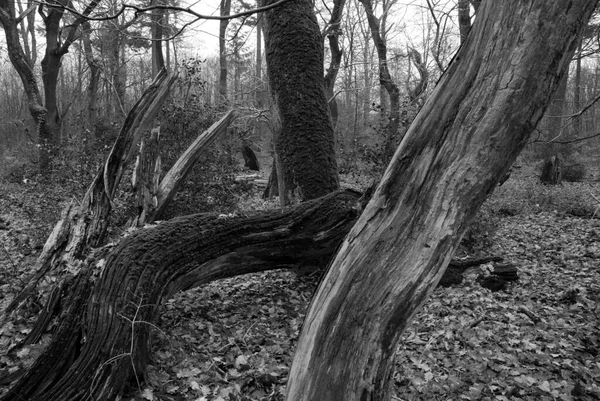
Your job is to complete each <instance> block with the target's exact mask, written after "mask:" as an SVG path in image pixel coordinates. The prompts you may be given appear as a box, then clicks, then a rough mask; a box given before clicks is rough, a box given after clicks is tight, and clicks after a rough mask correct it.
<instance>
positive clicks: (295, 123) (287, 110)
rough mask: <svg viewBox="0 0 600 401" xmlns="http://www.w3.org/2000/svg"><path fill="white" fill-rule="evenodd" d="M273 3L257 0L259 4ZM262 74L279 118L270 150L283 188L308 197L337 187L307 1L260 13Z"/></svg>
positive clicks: (316, 34) (317, 41)
mask: <svg viewBox="0 0 600 401" xmlns="http://www.w3.org/2000/svg"><path fill="white" fill-rule="evenodd" d="M271 3H274V1H272V0H260V4H261V6H265V5H269V4H271ZM264 31H265V51H266V61H267V72H268V77H269V85H270V88H271V94H272V97H273V99H274V102H275V111H276V112H277V113H278V119H279V121H280V123H281V124H280V127H281V129H280V132H279V133H278V134H277V135H276V143H275V147H276V152H277V153H278V154H279V156H280V158H281V163H282V165H283V172H284V177H285V181H286V189H288V190H293V189H295V188H298V189H299V190H300V193H301V194H300V195H301V197H302V198H303V199H314V198H317V197H320V196H323V195H325V194H327V193H329V192H331V191H335V190H336V189H338V188H339V182H338V173H337V162H336V159H335V149H334V136H333V125H332V122H331V117H330V111H329V106H328V103H327V99H326V97H325V91H324V87H323V73H324V70H323V40H322V37H321V33H320V30H319V25H318V23H317V19H316V17H315V14H314V10H313V3H312V1H310V0H291V1H289V2H287V3H285V4H282V5H281V6H279V7H276V8H274V9H272V10H269V11H267V12H265V20H264Z"/></svg>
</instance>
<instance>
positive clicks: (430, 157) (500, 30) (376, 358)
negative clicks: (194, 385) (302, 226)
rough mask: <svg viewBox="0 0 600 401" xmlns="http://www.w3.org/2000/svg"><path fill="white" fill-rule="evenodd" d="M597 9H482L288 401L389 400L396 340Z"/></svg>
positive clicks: (397, 161)
mask: <svg viewBox="0 0 600 401" xmlns="http://www.w3.org/2000/svg"><path fill="white" fill-rule="evenodd" d="M596 3H597V1H596V0H580V1H566V2H565V1H564V0H527V1H524V0H505V1H484V2H483V3H482V4H481V7H480V9H479V11H478V14H477V19H476V20H475V23H474V24H473V27H472V29H471V32H470V33H469V35H468V37H467V40H466V42H465V43H464V44H463V46H461V48H460V50H459V52H458V54H457V55H456V57H455V59H454V60H453V62H452V63H451V64H450V66H449V67H448V69H447V72H446V73H445V74H444V75H443V76H442V78H441V79H440V81H439V83H438V85H437V87H436V89H435V90H434V92H433V93H432V95H431V97H430V98H429V99H428V100H427V102H426V103H425V105H424V106H423V108H422V109H421V111H420V113H419V114H418V115H417V117H416V119H415V120H414V122H413V124H412V126H411V128H410V129H409V131H408V133H407V135H406V137H405V138H404V140H403V141H402V143H401V144H400V147H399V148H398V150H397V151H396V153H395V155H394V158H393V160H392V162H391V164H390V166H389V167H388V169H387V171H386V173H385V174H384V177H383V179H382V181H381V183H380V185H379V187H378V188H377V190H376V192H375V194H374V195H373V198H372V199H371V201H370V203H369V204H368V206H367V208H366V209H365V211H364V212H363V214H362V215H361V217H360V219H359V221H358V222H357V224H356V225H355V226H354V227H353V229H352V230H351V232H350V234H349V235H348V236H347V237H346V239H345V240H344V243H343V244H342V246H341V248H340V251H339V253H338V255H337V256H336V258H335V260H334V262H333V263H332V266H331V267H330V268H329V270H328V273H327V276H326V277H325V279H324V281H323V282H322V283H321V285H320V286H319V289H318V291H317V294H316V295H315V297H314V298H313V300H312V303H311V307H310V309H309V312H308V314H307V317H306V319H305V321H304V325H303V328H302V333H301V338H300V340H299V343H298V346H297V348H296V354H295V358H294V362H293V365H292V368H291V371H290V376H289V380H288V386H287V395H286V399H287V400H288V401H291V400H293V401H300V400H312V401H316V400H328V401H336V400H340V401H341V400H344V401H352V400H357V401H358V400H360V401H369V400H389V399H390V395H391V394H390V392H389V386H390V383H391V380H390V379H391V378H392V374H393V360H394V355H395V353H396V349H397V345H398V342H399V340H400V336H401V334H402V332H403V330H404V329H405V328H406V327H407V325H408V324H409V322H410V321H411V319H412V317H413V316H414V315H415V313H416V312H417V311H418V309H419V307H420V306H421V305H422V303H423V302H424V301H425V300H426V299H427V297H428V296H429V294H430V292H431V291H432V290H433V288H434V287H435V285H436V283H437V281H438V280H439V279H440V277H441V275H442V274H443V272H444V269H445V268H446V266H447V264H448V262H449V261H450V258H451V255H452V253H453V251H454V250H455V248H456V246H457V245H458V244H459V241H460V239H461V237H462V235H463V234H464V232H465V230H466V228H467V227H468V224H469V222H470V220H471V219H472V218H473V216H474V215H475V213H476V211H477V209H478V208H479V207H480V206H481V204H482V203H483V201H484V200H485V198H486V197H487V196H488V194H489V193H490V192H491V191H492V189H493V188H494V187H495V186H496V183H497V182H498V180H499V179H500V177H502V175H503V174H504V173H505V172H506V171H507V170H508V168H509V166H510V165H511V164H512V163H513V161H514V160H515V158H516V157H517V155H518V153H519V151H520V150H522V148H523V147H524V145H525V144H526V142H527V139H528V137H529V135H530V133H531V132H532V131H533V130H534V128H535V127H536V125H537V124H538V122H539V120H540V119H541V117H542V115H543V112H544V108H545V107H546V105H547V104H548V102H549V100H550V99H551V96H552V93H553V92H554V91H555V90H556V88H557V86H558V83H559V81H560V79H561V78H562V76H564V74H565V73H566V71H567V68H568V65H569V61H570V59H571V57H572V55H573V52H574V50H575V48H576V45H577V36H578V35H579V33H580V32H581V29H582V28H583V26H584V25H585V24H586V23H587V21H588V20H589V18H590V15H591V13H592V11H593V10H594V7H595V6H596Z"/></svg>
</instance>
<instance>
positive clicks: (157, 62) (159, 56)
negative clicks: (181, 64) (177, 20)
mask: <svg viewBox="0 0 600 401" xmlns="http://www.w3.org/2000/svg"><path fill="white" fill-rule="evenodd" d="M150 5H151V6H155V5H162V2H161V1H160V0H152V1H151V2H150ZM165 14H166V11H165V10H164V9H156V10H153V11H152V13H151V14H150V21H151V22H152V26H151V28H150V29H151V30H152V78H154V77H156V75H157V74H158V72H159V71H160V70H162V69H163V68H165V57H164V55H163V47H162V38H163V31H164V26H165Z"/></svg>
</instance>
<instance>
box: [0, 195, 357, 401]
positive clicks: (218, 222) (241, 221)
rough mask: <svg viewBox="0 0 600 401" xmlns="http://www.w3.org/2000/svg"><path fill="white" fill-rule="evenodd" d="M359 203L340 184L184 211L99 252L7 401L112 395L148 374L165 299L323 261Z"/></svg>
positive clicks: (351, 221)
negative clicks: (288, 205) (284, 200)
mask: <svg viewBox="0 0 600 401" xmlns="http://www.w3.org/2000/svg"><path fill="white" fill-rule="evenodd" d="M361 205H362V203H361V202H360V200H359V198H358V193H356V192H354V191H339V192H335V193H333V194H330V195H327V196H325V197H323V198H320V199H317V200H315V201H311V202H306V203H303V204H301V205H299V206H296V207H295V208H293V209H289V210H287V211H285V212H284V213H282V212H281V211H280V210H277V211H271V212H266V213H261V214H257V215H254V216H250V217H245V216H236V217H223V216H219V215H214V214H212V215H192V216H185V217H181V218H176V219H173V220H170V221H166V222H163V223H161V224H159V225H156V226H152V227H149V228H145V229H142V230H138V231H137V232H135V233H133V234H132V235H130V236H129V237H126V238H124V239H123V240H122V241H121V242H120V243H119V245H117V246H116V247H114V249H110V248H105V249H102V250H101V251H99V252H98V253H97V254H96V255H95V257H90V258H88V260H87V262H86V265H87V268H85V269H83V270H82V272H83V273H82V274H80V275H79V276H78V277H77V278H76V279H75V281H74V282H73V283H72V284H71V286H70V290H69V292H70V293H71V294H72V295H71V297H70V299H69V300H68V305H69V307H68V309H67V310H66V311H65V313H64V314H63V317H62V321H61V324H60V327H59V328H58V330H57V332H56V333H55V334H54V337H53V341H52V343H51V344H50V345H49V346H48V348H47V349H46V350H45V352H44V353H43V354H42V355H41V356H40V357H39V358H38V360H37V361H36V362H35V364H34V365H33V367H32V368H31V369H30V370H29V371H28V372H27V373H26V374H25V376H23V377H22V378H21V379H20V380H19V381H18V382H17V383H16V384H15V386H14V387H13V388H12V389H11V391H10V392H9V393H8V394H7V395H6V396H5V397H3V398H2V401H9V400H11V401H12V400H14V401H17V400H18V401H21V400H24V399H26V400H29V401H41V400H43V401H51V400H56V401H59V400H60V401H63V400H69V401H77V400H98V401H104V400H112V399H115V397H116V396H117V395H118V394H119V392H120V391H121V390H122V388H123V386H124V385H125V384H126V382H127V381H128V380H129V379H130V378H131V377H132V375H138V376H140V375H142V374H143V373H144V369H145V364H146V357H147V355H148V350H147V339H148V330H149V328H150V327H151V325H150V324H149V323H151V322H153V321H154V320H155V318H156V314H157V310H158V307H159V305H160V303H161V301H162V300H165V299H168V298H169V297H171V296H172V295H173V294H174V293H176V292H177V291H180V290H185V289H189V288H192V287H195V286H198V285H200V284H203V283H206V282H209V281H211V280H215V279H218V278H224V277H230V276H234V275H238V274H244V273H250V272H256V271H262V270H269V269H276V268H282V267H290V266H298V265H302V264H318V265H321V266H324V265H326V264H327V263H328V261H329V259H330V257H331V256H332V255H333V254H334V253H335V251H336V250H337V247H338V245H339V244H340V243H341V241H342V239H343V237H344V236H345V235H346V233H347V232H348V231H349V230H350V227H351V226H352V225H353V224H354V223H355V222H356V219H357V218H358V215H359V213H360V210H361V208H362V206H361ZM94 270H96V273H92V272H94ZM99 270H101V273H99V272H98V271H99ZM92 274H94V275H96V276H97V277H95V279H94V282H92V280H91V279H92ZM132 333H134V334H133V337H132ZM131 351H133V352H131Z"/></svg>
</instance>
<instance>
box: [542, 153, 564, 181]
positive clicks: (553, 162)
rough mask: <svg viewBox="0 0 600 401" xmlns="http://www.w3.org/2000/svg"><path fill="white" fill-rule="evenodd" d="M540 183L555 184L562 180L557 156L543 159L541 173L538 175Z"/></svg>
mask: <svg viewBox="0 0 600 401" xmlns="http://www.w3.org/2000/svg"><path fill="white" fill-rule="evenodd" d="M540 181H541V182H542V184H547V185H557V184H560V183H561V181H562V170H561V162H560V159H559V157H558V156H552V157H550V158H548V159H546V160H545V161H544V166H543V167H542V174H541V175H540Z"/></svg>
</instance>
